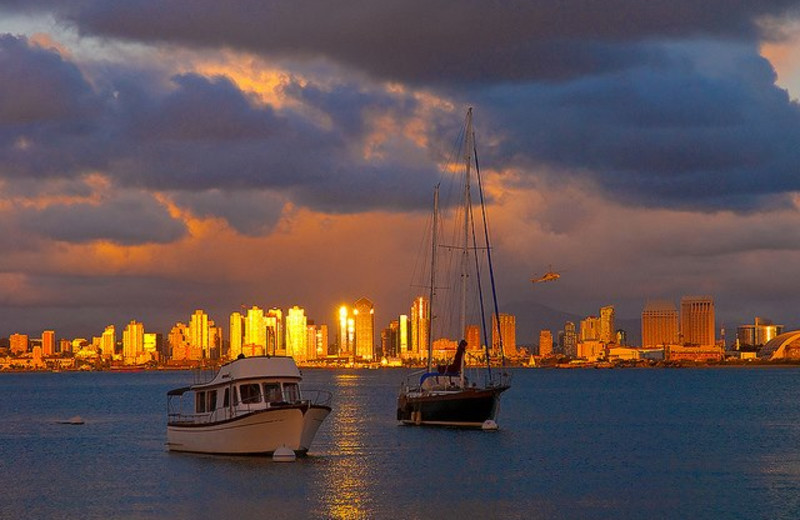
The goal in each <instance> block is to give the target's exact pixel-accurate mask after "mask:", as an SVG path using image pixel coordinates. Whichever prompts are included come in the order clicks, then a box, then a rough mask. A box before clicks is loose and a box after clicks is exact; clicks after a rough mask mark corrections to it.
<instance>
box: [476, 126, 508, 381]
mask: <svg viewBox="0 0 800 520" xmlns="http://www.w3.org/2000/svg"><path fill="white" fill-rule="evenodd" d="M472 146H473V148H474V150H473V155H474V157H475V175H476V176H477V177H478V193H479V195H480V199H481V214H482V215H483V233H484V238H485V239H486V255H487V259H488V261H489V279H490V281H491V285H492V300H493V301H494V315H495V320H496V321H497V339H498V340H499V342H500V363H501V366H505V365H506V353H505V351H504V350H505V349H504V345H503V333H502V332H501V330H500V307H499V306H498V305H497V289H496V287H495V284H494V268H493V267H492V248H491V247H489V224H488V222H487V218H486V201H485V199H484V197H483V181H482V180H481V167H480V164H479V163H478V147H477V146H475V139H473V140H472Z"/></svg>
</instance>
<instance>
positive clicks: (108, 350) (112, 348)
mask: <svg viewBox="0 0 800 520" xmlns="http://www.w3.org/2000/svg"><path fill="white" fill-rule="evenodd" d="M100 352H101V354H102V356H103V358H104V359H112V358H113V357H114V355H115V354H116V353H117V331H116V328H115V327H114V325H109V326H107V327H106V328H105V330H103V335H102V336H100Z"/></svg>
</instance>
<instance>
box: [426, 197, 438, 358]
mask: <svg viewBox="0 0 800 520" xmlns="http://www.w3.org/2000/svg"><path fill="white" fill-rule="evenodd" d="M438 227H439V184H437V185H436V186H435V187H434V188H433V229H432V230H431V287H430V294H429V297H428V373H430V372H431V371H432V370H433V319H434V318H435V316H434V314H433V299H434V297H435V296H436V249H437V248H438V246H439V245H438V244H437V241H438V239H439V235H438Z"/></svg>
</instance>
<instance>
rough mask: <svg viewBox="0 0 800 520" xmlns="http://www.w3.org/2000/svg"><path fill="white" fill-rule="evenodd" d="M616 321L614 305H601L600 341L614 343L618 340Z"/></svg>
mask: <svg viewBox="0 0 800 520" xmlns="http://www.w3.org/2000/svg"><path fill="white" fill-rule="evenodd" d="M616 330H617V329H616V328H615V323H614V306H613V305H607V306H605V307H600V341H602V342H603V343H614V342H615V340H616V335H615V331H616Z"/></svg>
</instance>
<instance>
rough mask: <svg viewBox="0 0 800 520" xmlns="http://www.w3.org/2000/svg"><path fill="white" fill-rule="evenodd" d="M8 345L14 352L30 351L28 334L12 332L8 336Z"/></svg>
mask: <svg viewBox="0 0 800 520" xmlns="http://www.w3.org/2000/svg"><path fill="white" fill-rule="evenodd" d="M8 346H9V348H10V349H11V352H12V353H13V354H24V353H26V352H27V351H28V335H27V334H19V333H16V334H12V335H10V336H9V337H8Z"/></svg>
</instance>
